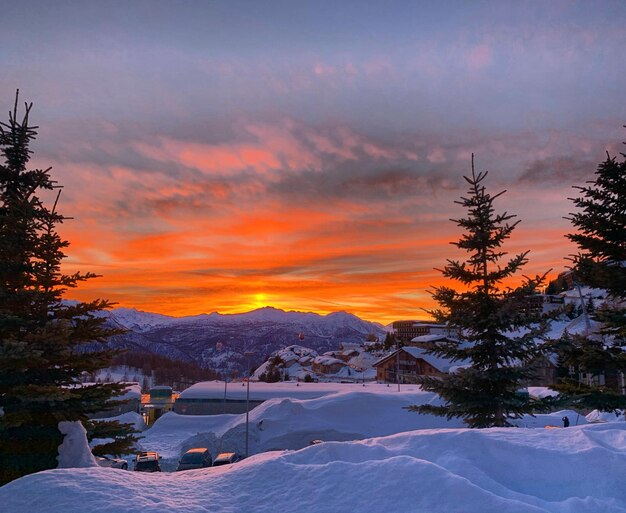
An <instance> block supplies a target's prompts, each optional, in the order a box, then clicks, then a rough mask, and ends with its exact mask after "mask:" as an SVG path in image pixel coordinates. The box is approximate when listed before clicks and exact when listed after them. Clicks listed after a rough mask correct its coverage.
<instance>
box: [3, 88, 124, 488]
mask: <svg viewBox="0 0 626 513" xmlns="http://www.w3.org/2000/svg"><path fill="white" fill-rule="evenodd" d="M17 106H18V96H17V94H16V99H15V106H14V109H13V111H12V112H10V113H9V122H8V123H1V124H0V150H1V153H2V156H3V158H4V163H3V164H1V165H0V411H2V414H1V415H0V484H3V483H6V482H8V481H11V480H12V479H15V478H17V477H20V476H22V475H25V474H28V473H31V472H36V471H39V470H44V469H49V468H54V467H56V465H57V461H56V457H57V448H58V446H59V444H60V443H61V442H62V435H61V433H60V432H59V430H58V423H59V421H63V420H69V421H75V420H83V421H84V420H86V419H87V415H88V414H89V413H94V412H96V411H101V410H104V409H107V407H109V406H110V400H111V397H112V395H117V394H119V393H121V388H122V387H120V386H118V385H108V386H103V385H93V386H83V385H82V384H81V379H80V378H81V375H82V374H83V373H86V372H87V373H88V372H95V371H96V370H97V369H99V368H102V367H105V366H106V365H107V364H108V362H109V361H110V357H111V353H110V352H108V351H101V352H97V353H86V352H81V351H80V347H81V345H82V344H83V343H85V342H89V341H94V340H96V341H102V340H104V339H105V338H106V337H107V336H109V335H110V334H113V333H114V331H112V330H109V329H106V328H105V327H104V326H103V321H104V319H102V318H97V317H95V316H94V313H96V312H98V311H100V310H102V309H103V308H106V307H108V306H109V303H108V302H107V301H103V300H95V301H92V302H89V303H72V304H70V303H66V302H63V301H62V296H63V293H64V292H65V291H66V290H67V289H68V288H73V287H76V286H77V285H78V284H79V283H80V282H82V281H84V280H88V279H91V278H94V277H95V275H94V274H93V273H86V274H80V273H75V274H71V275H67V274H63V273H62V271H61V261H62V260H63V258H64V257H65V254H64V253H63V251H64V249H65V248H66V247H67V246H68V242H67V241H64V240H62V239H61V238H60V237H59V234H58V233H57V231H56V226H57V225H59V224H60V223H62V222H63V221H64V219H65V218H64V217H63V216H62V215H61V214H59V213H58V212H57V206H58V200H59V195H60V187H59V186H58V185H57V184H56V182H54V181H53V180H52V179H51V177H50V169H46V170H41V169H35V170H27V164H28V161H29V159H30V154H31V150H30V149H29V146H30V143H31V142H32V141H33V140H34V138H35V136H36V134H37V132H36V129H37V127H35V126H30V125H29V114H30V110H31V107H32V104H27V105H26V110H25V114H24V117H23V119H22V121H21V122H20V121H18V118H17V115H18V108H17ZM55 191H56V195H54V192H55ZM51 194H52V195H53V198H56V199H55V200H54V201H53V204H52V207H51V208H50V207H48V206H46V203H45V202H44V199H43V197H44V196H46V195H51Z"/></svg>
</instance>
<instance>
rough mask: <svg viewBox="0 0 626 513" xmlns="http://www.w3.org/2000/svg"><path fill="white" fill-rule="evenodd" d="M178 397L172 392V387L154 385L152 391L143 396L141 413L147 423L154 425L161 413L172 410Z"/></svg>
mask: <svg viewBox="0 0 626 513" xmlns="http://www.w3.org/2000/svg"><path fill="white" fill-rule="evenodd" d="M177 397H178V395H177V394H174V393H173V392H172V387H166V386H157V387H152V388H151V389H150V393H149V394H144V395H143V396H142V398H141V414H142V416H143V418H144V421H145V422H146V424H147V425H148V426H150V425H152V424H153V423H154V421H155V420H157V419H158V418H159V417H160V416H161V415H163V414H164V413H167V412H168V411H171V410H172V409H173V406H174V403H175V401H176V398H177Z"/></svg>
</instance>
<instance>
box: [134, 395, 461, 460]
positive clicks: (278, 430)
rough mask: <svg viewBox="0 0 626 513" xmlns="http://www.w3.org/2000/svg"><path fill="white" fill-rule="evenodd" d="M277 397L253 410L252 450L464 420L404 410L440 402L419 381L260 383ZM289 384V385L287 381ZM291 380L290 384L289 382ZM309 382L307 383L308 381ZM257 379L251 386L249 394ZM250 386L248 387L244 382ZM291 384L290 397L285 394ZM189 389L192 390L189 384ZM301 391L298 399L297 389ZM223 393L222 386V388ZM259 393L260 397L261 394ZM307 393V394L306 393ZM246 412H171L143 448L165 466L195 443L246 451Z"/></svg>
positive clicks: (149, 433) (215, 449)
mask: <svg viewBox="0 0 626 513" xmlns="http://www.w3.org/2000/svg"><path fill="white" fill-rule="evenodd" d="M260 385H265V386H264V387H263V388H265V391H266V393H269V392H271V393H272V394H273V397H274V398H273V399H269V400H267V401H265V402H264V403H263V404H261V405H259V406H257V407H256V408H254V409H253V410H251V411H250V414H249V433H250V440H249V443H250V453H259V452H264V451H269V450H276V449H300V448H302V447H306V446H307V445H309V443H310V441H311V440H314V439H321V440H356V439H362V438H367V437H371V436H382V435H389V434H392V433H397V432H399V431H409V430H413V429H426V428H440V427H460V426H461V425H462V423H461V421H460V420H452V421H447V420H446V419H445V418H441V417H433V416H430V415H418V414H416V413H412V412H409V411H407V410H405V409H403V408H404V407H405V406H409V405H411V404H424V403H435V402H437V401H438V399H437V396H436V395H435V394H434V393H432V392H423V391H421V390H420V388H419V387H418V386H417V385H403V386H402V388H401V392H397V388H395V387H388V386H386V385H367V386H365V387H363V386H362V385H353V384H343V385H340V384H336V383H302V384H301V386H300V387H296V386H295V384H290V383H272V384H269V383H261V384H260ZM285 385H287V386H285ZM290 385H291V386H290ZM304 385H307V386H304ZM254 387H257V384H256V383H255V384H252V385H251V386H250V395H251V397H252V390H253V388H254ZM239 388H242V389H243V390H245V387H239ZM289 389H291V390H292V391H293V392H294V394H293V395H292V396H291V397H284V396H283V397H281V396H280V395H281V393H282V394H286V393H287V392H289ZM188 390H189V389H188ZM297 392H301V395H300V396H299V397H298V398H296V397H295V393H297ZM222 394H223V389H222ZM257 397H258V396H257ZM307 397H308V398H307ZM244 432H245V414H241V415H193V416H192V415H178V414H176V413H171V412H170V413H167V414H165V415H164V416H162V417H161V418H160V419H158V420H157V421H156V423H155V424H154V426H153V427H152V428H151V429H149V430H147V431H146V432H145V438H143V439H142V440H141V441H140V442H139V443H140V445H141V446H142V447H143V450H150V451H157V452H158V453H159V454H160V455H161V456H162V457H163V462H162V465H163V467H164V468H168V467H173V466H174V465H175V463H176V461H177V460H178V458H179V457H180V456H181V455H182V453H183V452H185V450H186V449H188V448H190V447H194V446H195V447H207V448H209V449H210V450H211V452H212V454H214V453H217V452H220V451H234V452H239V453H244V452H245V438H244Z"/></svg>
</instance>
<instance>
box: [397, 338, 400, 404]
mask: <svg viewBox="0 0 626 513" xmlns="http://www.w3.org/2000/svg"><path fill="white" fill-rule="evenodd" d="M396 383H398V392H400V340H398V339H396Z"/></svg>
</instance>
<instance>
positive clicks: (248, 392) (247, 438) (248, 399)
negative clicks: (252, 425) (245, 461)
mask: <svg viewBox="0 0 626 513" xmlns="http://www.w3.org/2000/svg"><path fill="white" fill-rule="evenodd" d="M253 354H254V352H253V351H246V352H244V353H243V355H244V356H245V357H246V366H247V371H248V372H247V374H248V380H247V381H248V384H247V389H246V455H245V457H246V458H247V457H248V446H249V429H248V426H249V414H250V376H251V373H250V357H251V356H252V355H253Z"/></svg>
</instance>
